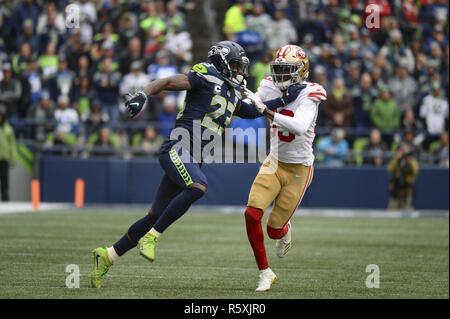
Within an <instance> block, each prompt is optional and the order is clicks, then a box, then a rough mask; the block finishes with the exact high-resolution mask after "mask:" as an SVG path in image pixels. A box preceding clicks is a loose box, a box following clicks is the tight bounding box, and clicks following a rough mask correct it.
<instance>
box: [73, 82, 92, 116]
mask: <svg viewBox="0 0 450 319" xmlns="http://www.w3.org/2000/svg"><path fill="white" fill-rule="evenodd" d="M95 98H96V94H95V91H94V89H93V88H92V85H91V80H90V79H89V78H88V77H87V76H82V77H80V78H77V81H76V86H75V89H74V94H73V98H72V101H73V108H74V109H75V110H77V112H78V115H79V117H80V120H81V121H83V122H84V121H86V119H87V118H88V117H89V113H90V112H89V111H90V109H91V102H92V101H93V100H94V99H95Z"/></svg>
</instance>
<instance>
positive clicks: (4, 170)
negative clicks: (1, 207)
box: [0, 104, 16, 202]
mask: <svg viewBox="0 0 450 319" xmlns="http://www.w3.org/2000/svg"><path fill="white" fill-rule="evenodd" d="M15 163H16V139H15V135H14V130H13V129H12V127H11V125H10V124H9V123H8V122H7V121H6V105H4V104H0V185H1V187H0V190H1V193H2V196H1V200H2V201H3V202H7V201H9V169H10V167H13V166H14V165H15Z"/></svg>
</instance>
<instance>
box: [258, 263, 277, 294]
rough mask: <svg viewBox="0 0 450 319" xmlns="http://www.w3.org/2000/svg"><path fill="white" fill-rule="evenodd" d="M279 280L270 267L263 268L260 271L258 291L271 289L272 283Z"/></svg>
mask: <svg viewBox="0 0 450 319" xmlns="http://www.w3.org/2000/svg"><path fill="white" fill-rule="evenodd" d="M277 280H278V278H277V275H275V274H274V273H273V271H272V270H271V269H270V268H269V269H265V270H262V271H261V272H260V273H259V283H258V288H256V291H267V290H270V288H271V287H272V284H274V283H276V282H277Z"/></svg>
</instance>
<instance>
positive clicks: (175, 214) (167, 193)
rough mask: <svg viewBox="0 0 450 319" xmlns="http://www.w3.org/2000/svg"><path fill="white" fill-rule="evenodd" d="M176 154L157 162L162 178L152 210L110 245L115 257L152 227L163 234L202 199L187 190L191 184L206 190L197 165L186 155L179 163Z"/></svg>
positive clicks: (193, 190) (194, 190) (195, 190)
mask: <svg viewBox="0 0 450 319" xmlns="http://www.w3.org/2000/svg"><path fill="white" fill-rule="evenodd" d="M180 154H181V151H180V152H177V151H175V150H174V149H172V150H171V151H170V152H167V153H162V154H161V155H160V156H159V162H160V164H161V167H162V168H163V169H164V171H165V174H164V176H163V178H162V180H161V183H160V185H159V188H158V191H157V193H156V196H155V199H154V201H153V205H152V209H151V211H150V212H149V213H148V214H147V215H146V216H145V217H143V218H142V219H140V220H138V221H137V222H135V223H134V224H133V225H131V227H130V228H129V229H128V232H127V233H126V234H125V235H124V236H123V237H122V238H121V239H120V240H119V241H118V242H116V243H115V244H114V249H115V251H116V252H117V254H118V255H119V256H121V255H123V254H124V253H125V252H127V251H128V250H130V249H132V248H133V247H135V246H136V245H137V243H138V241H139V239H140V238H141V237H142V236H144V235H145V234H146V233H147V232H148V231H149V230H150V229H151V228H152V227H154V228H155V230H156V231H158V232H160V233H162V232H164V231H165V230H166V229H167V227H169V226H170V225H171V224H172V223H174V222H175V221H176V220H177V219H178V218H180V217H181V216H183V215H184V213H186V211H187V210H188V209H189V207H190V206H191V205H192V204H193V203H194V202H195V201H197V200H198V199H200V198H201V197H202V196H203V194H204V192H203V191H202V190H200V189H199V188H196V187H190V185H191V184H193V183H199V184H202V185H203V186H205V187H207V186H208V184H207V179H206V176H205V175H204V174H203V172H202V171H201V169H200V165H199V164H198V163H196V162H195V161H194V160H193V158H192V157H190V156H189V155H188V156H189V158H188V160H187V161H182V160H181V158H180Z"/></svg>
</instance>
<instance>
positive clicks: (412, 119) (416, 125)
mask: <svg viewBox="0 0 450 319" xmlns="http://www.w3.org/2000/svg"><path fill="white" fill-rule="evenodd" d="M400 128H401V129H402V130H412V131H413V132H418V131H423V130H424V126H423V123H422V121H420V120H418V119H416V115H415V113H414V111H413V110H408V111H406V112H405V114H403V118H402V121H401V123H400Z"/></svg>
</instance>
